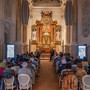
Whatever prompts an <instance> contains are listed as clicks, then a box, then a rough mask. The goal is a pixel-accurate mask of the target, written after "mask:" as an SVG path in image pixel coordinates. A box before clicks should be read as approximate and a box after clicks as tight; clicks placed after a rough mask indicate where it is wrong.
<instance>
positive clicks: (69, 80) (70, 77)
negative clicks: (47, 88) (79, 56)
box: [62, 71, 78, 90]
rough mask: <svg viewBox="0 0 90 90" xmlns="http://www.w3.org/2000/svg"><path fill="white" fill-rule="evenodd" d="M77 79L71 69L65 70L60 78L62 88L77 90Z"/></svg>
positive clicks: (64, 89)
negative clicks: (61, 78) (64, 73)
mask: <svg viewBox="0 0 90 90" xmlns="http://www.w3.org/2000/svg"><path fill="white" fill-rule="evenodd" d="M77 88H78V80H77V77H76V76H75V75H74V74H73V72H72V71H69V72H66V75H65V76H64V77H63V80H62V90H77Z"/></svg>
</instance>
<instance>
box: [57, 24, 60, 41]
mask: <svg viewBox="0 0 90 90" xmlns="http://www.w3.org/2000/svg"><path fill="white" fill-rule="evenodd" d="M60 29H61V27H60V26H59V25H57V27H56V41H60V38H61V32H60Z"/></svg>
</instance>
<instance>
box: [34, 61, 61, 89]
mask: <svg viewBox="0 0 90 90" xmlns="http://www.w3.org/2000/svg"><path fill="white" fill-rule="evenodd" d="M39 73H40V77H38V79H37V80H36V84H35V85H33V90H60V89H59V85H58V76H57V74H56V73H55V68H54V67H53V64H52V62H50V61H49V60H41V67H40V72H39Z"/></svg>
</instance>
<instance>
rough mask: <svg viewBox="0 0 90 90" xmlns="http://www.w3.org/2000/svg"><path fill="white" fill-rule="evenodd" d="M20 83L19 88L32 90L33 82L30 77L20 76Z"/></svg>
mask: <svg viewBox="0 0 90 90" xmlns="http://www.w3.org/2000/svg"><path fill="white" fill-rule="evenodd" d="M18 81H19V88H20V90H21V89H27V90H28V89H29V88H31V90H32V82H31V79H30V77H29V75H27V74H20V75H19V76H18Z"/></svg>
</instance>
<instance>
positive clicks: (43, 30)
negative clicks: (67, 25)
mask: <svg viewBox="0 0 90 90" xmlns="http://www.w3.org/2000/svg"><path fill="white" fill-rule="evenodd" d="M31 35H32V44H33V45H35V44H36V46H37V48H41V49H46V48H47V49H50V48H52V47H53V48H56V45H60V44H61V26H60V25H58V23H57V21H56V20H55V21H53V20H52V11H51V12H48V11H46V12H43V11H42V12H41V20H40V21H39V20H36V24H35V25H32V34H31Z"/></svg>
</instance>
